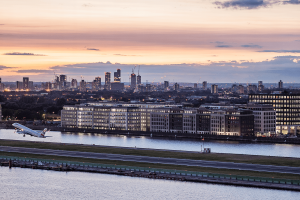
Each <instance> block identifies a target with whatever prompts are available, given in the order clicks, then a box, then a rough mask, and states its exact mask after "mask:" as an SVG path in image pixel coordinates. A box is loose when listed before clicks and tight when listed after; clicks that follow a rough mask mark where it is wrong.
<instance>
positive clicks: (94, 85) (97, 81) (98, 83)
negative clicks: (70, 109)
mask: <svg viewBox="0 0 300 200" xmlns="http://www.w3.org/2000/svg"><path fill="white" fill-rule="evenodd" d="M100 89H101V77H96V78H95V80H94V81H93V83H92V90H93V91H99V90H100Z"/></svg>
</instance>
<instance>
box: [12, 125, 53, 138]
mask: <svg viewBox="0 0 300 200" xmlns="http://www.w3.org/2000/svg"><path fill="white" fill-rule="evenodd" d="M12 125H13V126H14V127H15V128H17V129H18V130H17V133H19V134H23V135H24V136H25V135H31V136H34V137H39V138H45V132H46V130H47V129H45V130H44V131H41V132H37V131H34V130H32V129H30V128H28V127H26V126H24V125H22V124H19V123H13V124H12Z"/></svg>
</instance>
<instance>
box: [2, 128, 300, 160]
mask: <svg viewBox="0 0 300 200" xmlns="http://www.w3.org/2000/svg"><path fill="white" fill-rule="evenodd" d="M47 135H49V136H52V137H48V138H36V137H30V136H26V137H23V136H22V135H20V134H17V133H14V130H12V129H0V139H11V140H29V141H44V142H62V143H80V144H96V145H108V146H124V147H135V146H136V147H140V148H155V149H174V150H187V151H201V148H202V149H203V146H204V147H208V148H211V150H212V152H218V153H238V154H252V155H267V156H269V155H271V156H284V157H300V154H299V152H300V145H290V144H269V143H241V142H229V141H204V142H203V141H200V140H180V139H175V138H174V139H168V138H151V137H131V136H117V135H102V134H90V133H61V132H58V131H50V132H47Z"/></svg>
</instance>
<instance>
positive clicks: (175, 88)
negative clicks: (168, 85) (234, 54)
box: [174, 83, 180, 91]
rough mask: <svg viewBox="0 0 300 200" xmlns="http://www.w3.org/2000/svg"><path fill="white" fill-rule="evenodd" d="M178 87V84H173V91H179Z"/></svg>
mask: <svg viewBox="0 0 300 200" xmlns="http://www.w3.org/2000/svg"><path fill="white" fill-rule="evenodd" d="M179 87H180V86H179V84H178V83H175V84H174V90H175V91H179Z"/></svg>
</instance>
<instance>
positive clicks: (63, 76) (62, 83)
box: [59, 74, 67, 90]
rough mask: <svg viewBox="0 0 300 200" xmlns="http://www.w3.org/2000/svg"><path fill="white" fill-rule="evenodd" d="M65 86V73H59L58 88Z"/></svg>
mask: <svg viewBox="0 0 300 200" xmlns="http://www.w3.org/2000/svg"><path fill="white" fill-rule="evenodd" d="M66 86H67V75H63V74H61V75H59V89H60V90H62V89H65V88H66Z"/></svg>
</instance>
